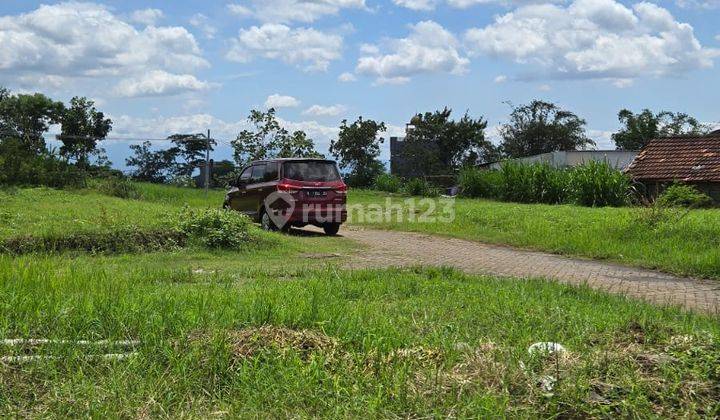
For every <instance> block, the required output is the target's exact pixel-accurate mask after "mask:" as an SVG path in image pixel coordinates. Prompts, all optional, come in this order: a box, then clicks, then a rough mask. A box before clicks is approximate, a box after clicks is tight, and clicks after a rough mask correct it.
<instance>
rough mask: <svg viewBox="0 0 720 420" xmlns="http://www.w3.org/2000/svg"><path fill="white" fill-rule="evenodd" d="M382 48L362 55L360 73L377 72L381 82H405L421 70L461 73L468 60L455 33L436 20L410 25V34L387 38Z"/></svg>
mask: <svg viewBox="0 0 720 420" xmlns="http://www.w3.org/2000/svg"><path fill="white" fill-rule="evenodd" d="M385 44H386V48H385V50H386V51H387V52H386V53H384V54H383V53H382V52H381V51H380V50H378V51H377V53H375V54H372V53H369V52H368V51H366V52H368V54H367V55H365V56H362V57H360V59H359V60H358V64H357V67H356V72H357V73H358V74H364V75H368V76H374V77H375V78H376V81H377V82H378V83H405V82H407V81H409V80H410V77H411V76H413V75H416V74H420V73H452V74H462V73H465V72H466V70H467V66H468V64H469V60H468V59H467V58H466V57H463V56H462V55H461V54H460V52H459V51H458V49H459V45H458V41H457V40H456V39H455V36H454V35H453V34H451V33H450V32H449V31H447V30H446V29H445V28H443V27H442V26H440V25H439V24H437V23H435V22H433V21H424V22H419V23H418V24H416V25H411V26H410V34H409V35H408V37H407V38H401V39H391V40H388V41H386V43H385Z"/></svg>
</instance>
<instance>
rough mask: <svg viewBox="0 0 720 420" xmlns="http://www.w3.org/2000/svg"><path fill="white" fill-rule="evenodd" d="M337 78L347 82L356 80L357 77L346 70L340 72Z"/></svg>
mask: <svg viewBox="0 0 720 420" xmlns="http://www.w3.org/2000/svg"><path fill="white" fill-rule="evenodd" d="M338 80H339V81H341V82H345V83H348V82H354V81H356V80H357V77H355V75H354V74H352V73H350V72H347V71H346V72H345V73H342V74H340V76H338Z"/></svg>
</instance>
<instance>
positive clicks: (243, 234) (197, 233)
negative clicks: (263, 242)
mask: <svg viewBox="0 0 720 420" xmlns="http://www.w3.org/2000/svg"><path fill="white" fill-rule="evenodd" d="M251 223H252V222H251V221H250V219H249V218H248V217H247V216H245V215H243V214H240V213H238V212H236V211H232V210H225V209H204V210H200V209H191V208H189V207H186V208H185V209H183V211H182V212H181V213H180V215H179V216H178V219H177V229H178V230H179V231H180V232H182V233H184V234H185V235H187V236H188V237H189V238H190V239H192V240H196V241H198V242H200V243H201V244H202V245H204V246H206V247H208V248H240V247H242V246H243V245H246V244H247V242H248V241H249V239H250V234H249V232H248V230H249V228H250V225H251Z"/></svg>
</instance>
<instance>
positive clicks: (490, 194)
mask: <svg viewBox="0 0 720 420" xmlns="http://www.w3.org/2000/svg"><path fill="white" fill-rule="evenodd" d="M501 184H502V175H501V174H500V172H499V171H494V170H482V169H477V168H465V169H462V170H461V171H460V176H459V177H458V186H459V187H460V195H461V196H463V197H468V198H499V197H500V191H501Z"/></svg>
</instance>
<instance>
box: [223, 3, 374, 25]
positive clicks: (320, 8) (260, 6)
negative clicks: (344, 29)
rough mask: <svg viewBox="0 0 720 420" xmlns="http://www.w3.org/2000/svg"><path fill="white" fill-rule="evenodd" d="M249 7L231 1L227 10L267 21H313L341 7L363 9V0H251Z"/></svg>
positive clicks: (334, 13)
mask: <svg viewBox="0 0 720 420" xmlns="http://www.w3.org/2000/svg"><path fill="white" fill-rule="evenodd" d="M249 3H250V4H251V6H250V7H247V6H244V5H241V4H237V3H231V4H229V5H228V10H229V11H230V12H231V13H233V14H235V15H237V16H241V17H249V16H251V17H254V18H255V19H258V20H260V21H262V22H267V23H289V22H294V21H295V22H305V23H310V22H314V21H316V20H317V19H319V18H321V17H323V16H327V15H336V14H338V12H339V11H340V10H342V9H348V8H355V9H364V8H366V6H365V0H251V1H250V2H249Z"/></svg>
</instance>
